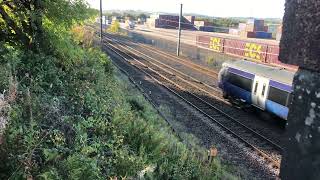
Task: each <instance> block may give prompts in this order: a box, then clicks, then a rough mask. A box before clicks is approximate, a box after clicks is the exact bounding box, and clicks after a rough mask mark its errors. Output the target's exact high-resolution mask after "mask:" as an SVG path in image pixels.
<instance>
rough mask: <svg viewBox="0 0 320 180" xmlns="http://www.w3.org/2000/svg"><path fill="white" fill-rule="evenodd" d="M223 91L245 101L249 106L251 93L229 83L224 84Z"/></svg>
mask: <svg viewBox="0 0 320 180" xmlns="http://www.w3.org/2000/svg"><path fill="white" fill-rule="evenodd" d="M223 90H224V91H226V92H227V93H228V94H229V95H231V96H234V97H237V98H240V99H243V100H245V101H246V102H247V103H249V104H251V103H252V100H251V92H249V91H246V90H244V89H242V88H239V87H238V86H235V85H233V84H230V83H229V82H224V84H223Z"/></svg>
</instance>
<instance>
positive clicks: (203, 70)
mask: <svg viewBox="0 0 320 180" xmlns="http://www.w3.org/2000/svg"><path fill="white" fill-rule="evenodd" d="M104 36H111V37H113V36H112V35H111V34H107V33H104ZM113 38H114V37H113ZM117 38H118V39H119V37H117ZM121 39H122V40H124V41H130V43H131V44H133V45H137V46H141V47H143V48H145V49H148V50H150V51H152V52H153V53H155V54H158V55H160V56H163V57H167V58H170V60H172V61H174V62H176V63H179V64H183V65H184V66H187V67H189V68H191V69H193V70H195V71H198V72H200V73H202V74H205V75H207V76H209V77H212V78H215V79H216V78H217V77H218V72H216V71H214V70H212V69H209V68H206V67H203V66H200V65H198V64H195V63H192V62H190V61H188V60H185V59H183V58H180V57H177V56H175V55H172V54H170V53H166V52H163V51H160V50H159V49H157V48H154V47H152V46H149V45H145V44H143V43H139V42H134V41H132V40H130V39H128V38H124V37H123V38H121ZM124 41H122V42H124ZM118 42H121V41H119V40H118Z"/></svg>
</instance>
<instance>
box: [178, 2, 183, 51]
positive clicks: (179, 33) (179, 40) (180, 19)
mask: <svg viewBox="0 0 320 180" xmlns="http://www.w3.org/2000/svg"><path fill="white" fill-rule="evenodd" d="M181 21H182V4H181V6H180V15H179V30H178V43H177V56H180V42H181Z"/></svg>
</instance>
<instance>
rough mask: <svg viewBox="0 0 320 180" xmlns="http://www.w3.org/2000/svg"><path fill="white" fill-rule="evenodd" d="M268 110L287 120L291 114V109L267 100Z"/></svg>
mask: <svg viewBox="0 0 320 180" xmlns="http://www.w3.org/2000/svg"><path fill="white" fill-rule="evenodd" d="M266 110H267V111H269V112H271V113H273V114H275V115H277V116H279V117H281V118H283V119H285V120H287V118H288V114H289V108H287V107H285V106H282V105H280V104H278V103H275V102H273V101H270V100H267V102H266Z"/></svg>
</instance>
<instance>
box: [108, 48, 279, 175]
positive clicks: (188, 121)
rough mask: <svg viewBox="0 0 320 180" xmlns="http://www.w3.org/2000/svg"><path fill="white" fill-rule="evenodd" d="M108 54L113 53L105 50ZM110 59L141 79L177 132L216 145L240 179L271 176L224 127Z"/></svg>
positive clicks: (134, 70) (253, 155)
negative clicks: (218, 125)
mask: <svg viewBox="0 0 320 180" xmlns="http://www.w3.org/2000/svg"><path fill="white" fill-rule="evenodd" d="M109 54H113V53H112V52H110V51H109ZM112 58H113V60H116V59H117V61H114V62H116V63H117V64H118V65H120V66H121V67H122V68H124V69H125V70H126V71H127V72H128V73H129V74H130V76H131V77H132V78H133V79H135V81H136V82H141V85H140V86H141V87H142V88H143V89H145V91H146V92H150V95H149V96H150V97H151V98H152V100H153V102H154V103H155V104H156V105H157V106H158V107H160V109H163V110H165V111H166V112H164V113H165V114H166V116H167V119H168V120H170V123H171V124H172V126H173V127H174V128H175V129H176V131H177V132H178V133H179V134H183V133H187V134H192V135H194V136H195V137H196V138H198V139H199V142H200V144H201V145H203V146H204V147H205V148H207V149H208V148H210V147H211V146H212V145H214V146H215V147H217V149H218V151H219V157H220V158H221V159H223V160H224V161H226V162H228V163H230V164H231V165H233V166H235V167H236V169H237V173H239V174H240V176H241V177H242V178H244V179H275V178H276V173H277V172H273V170H272V168H271V167H267V166H266V165H265V164H264V163H263V162H259V159H260V157H259V156H257V155H256V154H254V153H252V151H251V150H249V149H247V148H246V147H244V146H242V145H241V143H238V142H237V140H236V139H234V138H232V137H231V136H230V135H228V134H226V132H225V131H224V130H222V129H221V128H219V127H217V126H215V125H214V124H213V123H212V122H211V120H209V119H208V118H206V117H204V116H203V115H201V114H200V113H199V112H198V111H196V110H195V109H194V108H191V107H190V106H189V105H188V104H186V103H184V102H183V101H182V100H180V99H179V98H177V97H176V96H174V95H172V94H171V93H170V92H168V91H167V90H166V89H165V88H163V87H161V86H159V85H158V84H156V83H155V82H154V81H153V80H152V79H150V78H148V77H146V76H145V75H144V74H142V73H141V72H139V71H137V70H136V69H135V68H133V67H132V66H130V65H127V64H125V63H123V62H122V61H120V60H119V59H120V58H119V57H118V56H117V55H115V54H113V57H112Z"/></svg>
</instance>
